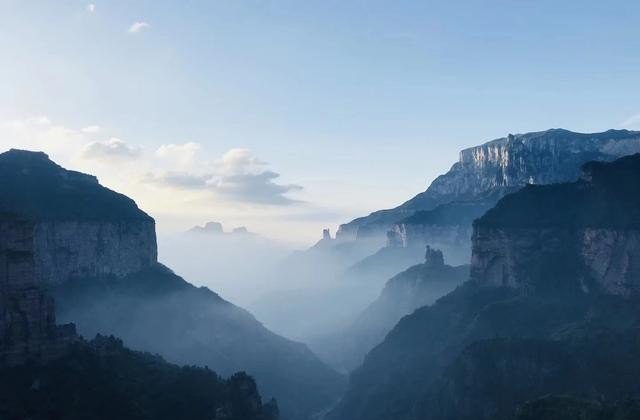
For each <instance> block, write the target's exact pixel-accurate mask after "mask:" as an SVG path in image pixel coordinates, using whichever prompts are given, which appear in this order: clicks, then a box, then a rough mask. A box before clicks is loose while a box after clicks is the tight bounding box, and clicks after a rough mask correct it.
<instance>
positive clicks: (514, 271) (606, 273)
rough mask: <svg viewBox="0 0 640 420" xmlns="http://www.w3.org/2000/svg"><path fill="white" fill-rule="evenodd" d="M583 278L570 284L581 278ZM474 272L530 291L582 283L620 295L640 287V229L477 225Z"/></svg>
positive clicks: (587, 287) (489, 280)
mask: <svg viewBox="0 0 640 420" xmlns="http://www.w3.org/2000/svg"><path fill="white" fill-rule="evenodd" d="M575 274H578V276H577V281H578V283H573V284H567V283H566V282H567V279H569V278H576V276H575ZM471 277H472V278H473V279H475V280H478V281H481V282H485V283H487V284H491V285H495V286H508V287H514V288H523V289H526V290H529V289H535V288H539V287H544V288H553V289H557V288H563V287H567V286H578V287H580V288H581V289H582V290H583V291H585V292H589V291H595V290H603V291H605V292H607V293H611V294H616V295H628V294H631V293H638V292H640V230H635V229H628V230H624V229H601V228H585V229H566V228H565V229H561V228H545V229H518V228H487V227H482V226H480V227H477V228H476V230H475V232H474V234H473V256H472V259H471Z"/></svg>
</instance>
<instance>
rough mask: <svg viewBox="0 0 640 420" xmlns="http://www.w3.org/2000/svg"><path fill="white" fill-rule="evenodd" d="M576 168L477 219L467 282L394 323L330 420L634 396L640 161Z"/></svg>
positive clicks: (413, 417) (638, 393)
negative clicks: (575, 174) (556, 398)
mask: <svg viewBox="0 0 640 420" xmlns="http://www.w3.org/2000/svg"><path fill="white" fill-rule="evenodd" d="M583 169H584V175H583V176H582V177H581V178H580V180H578V181H576V182H573V183H566V184H552V185H529V186H526V187H525V188H523V189H521V190H519V191H518V192H516V193H513V194H510V195H507V196H506V197H504V198H503V199H502V200H500V201H499V203H498V204H497V205H496V206H495V207H494V208H493V209H491V210H489V211H488V212H487V213H486V214H485V215H484V216H482V217H481V218H480V219H478V220H477V221H476V222H475V223H474V235H473V259H472V267H471V280H470V281H467V282H465V283H464V284H463V285H461V286H460V287H458V288H456V289H455V290H454V291H453V292H451V293H449V294H447V295H446V296H444V297H442V298H441V299H439V300H438V301H436V302H435V303H434V304H433V305H430V306H424V307H422V308H419V309H417V310H416V311H414V312H413V313H411V314H410V315H407V316H405V317H404V318H402V319H401V320H400V321H399V322H398V323H397V324H396V326H395V327H394V328H393V329H392V330H391V331H390V332H389V334H387V336H386V337H385V339H384V340H383V341H382V342H381V343H380V344H379V345H378V346H376V347H375V348H374V349H373V350H372V351H370V352H369V353H368V354H367V356H366V357H365V359H364V363H363V364H362V365H361V367H360V368H358V369H357V370H355V371H353V373H352V374H351V377H350V385H349V389H348V390H347V392H346V394H345V397H344V398H343V399H342V401H341V402H340V403H339V404H338V405H337V406H336V408H335V409H334V410H333V412H332V413H331V414H330V415H329V419H331V420H336V419H339V420H365V419H366V420H383V419H389V418H393V419H396V420H418V419H420V420H454V419H455V420H461V419H463V420H466V419H468V420H471V419H473V420H489V419H496V418H515V417H516V412H517V408H518V406H521V405H522V404H524V403H526V402H527V401H530V400H533V399H536V398H541V397H543V396H544V395H547V394H550V393H551V394H556V395H567V396H571V397H576V396H581V397H583V398H587V399H597V398H603V399H604V400H605V401H607V400H608V401H615V400H616V399H617V398H619V397H620V396H628V397H631V398H638V397H640V387H639V386H638V383H637V381H635V380H633V379H631V378H634V375H635V374H633V373H631V374H630V373H629V372H635V371H636V370H638V371H640V365H638V364H637V352H638V338H639V335H638V334H639V331H638V329H637V326H638V325H640V324H639V323H640V315H638V311H637V308H638V306H639V305H640V293H638V292H639V291H640V289H639V287H638V280H639V279H640V272H639V271H638V261H640V252H638V251H639V248H638V245H637V244H638V239H637V238H638V235H639V231H640V155H638V154H636V155H631V156H626V157H623V158H620V159H618V160H616V161H613V162H591V163H588V164H586V165H585V166H584V168H583ZM530 418H531V417H530ZM534 418H538V417H534ZM540 418H544V417H540Z"/></svg>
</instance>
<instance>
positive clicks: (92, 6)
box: [87, 3, 96, 13]
mask: <svg viewBox="0 0 640 420" xmlns="http://www.w3.org/2000/svg"><path fill="white" fill-rule="evenodd" d="M95 11H96V5H95V4H93V3H90V4H88V5H87V12H89V13H94V12H95Z"/></svg>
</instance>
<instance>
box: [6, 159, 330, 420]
mask: <svg viewBox="0 0 640 420" xmlns="http://www.w3.org/2000/svg"><path fill="white" fill-rule="evenodd" d="M0 177H1V178H2V180H3V182H2V183H0V223H5V224H6V226H9V228H10V229H14V230H16V229H18V228H19V232H18V233H19V234H20V235H21V236H16V238H17V239H15V240H13V239H12V241H13V242H15V243H16V244H17V245H16V246H19V247H18V248H15V249H13V248H10V249H7V250H6V252H4V254H3V257H2V258H4V259H5V260H7V261H10V262H11V264H9V265H6V266H3V268H2V269H6V270H7V271H6V272H5V275H4V278H6V281H5V283H6V284H8V285H9V286H10V287H9V288H6V287H5V289H3V290H0V291H1V292H2V295H1V296H0V299H2V300H3V301H2V302H0V303H2V306H1V308H3V309H2V310H3V312H2V315H1V318H0V336H2V335H1V333H6V334H7V335H10V336H12V339H11V341H10V343H11V345H10V346H9V347H6V350H5V348H4V347H3V348H1V349H0V353H2V354H6V355H7V357H10V358H14V357H15V356H14V354H23V353H25V352H26V353H28V354H38V355H39V354H43V355H44V356H47V357H48V354H49V353H50V351H49V348H50V347H49V345H48V343H49V341H47V340H46V339H48V337H53V338H55V336H56V334H57V333H56V331H57V329H56V328H55V322H54V310H53V307H52V304H51V300H50V299H49V298H48V297H46V295H44V294H42V293H41V291H40V290H39V289H37V288H36V289H34V288H33V287H32V286H31V285H30V284H31V283H28V281H31V282H33V283H34V284H38V285H40V284H42V285H46V287H47V289H48V291H50V292H51V293H52V295H53V296H54V298H55V300H56V310H55V314H56V315H57V317H58V319H60V320H62V321H64V322H73V323H74V324H76V325H77V328H78V331H79V332H80V333H81V334H82V335H84V336H86V337H91V336H95V335H96V334H98V333H100V334H108V335H115V336H118V337H120V338H122V339H123V340H125V342H126V343H127V345H128V346H131V347H133V348H135V349H137V350H144V351H152V352H154V353H157V354H161V355H163V356H165V357H166V358H167V359H168V360H170V361H172V362H176V363H181V364H188V365H200V366H210V367H212V368H214V369H215V370H216V371H217V372H219V373H221V374H224V375H231V374H233V373H235V372H237V371H247V372H249V373H250V374H252V375H255V377H256V381H257V382H258V384H259V385H260V388H261V389H262V390H263V392H264V394H266V395H268V396H269V397H276V398H278V400H279V401H281V404H282V405H281V407H282V411H283V414H284V417H287V418H291V419H299V418H307V417H309V416H310V415H311V414H312V413H314V412H315V411H319V410H321V409H322V408H324V407H325V406H326V405H328V404H330V403H331V402H332V401H334V400H335V398H336V397H337V396H338V395H339V393H340V392H341V387H342V384H343V378H342V376H341V375H339V374H338V373H337V372H335V371H333V370H331V369H330V368H329V367H328V366H326V365H325V364H323V363H322V362H321V361H320V360H319V359H318V358H317V357H316V356H315V355H314V354H313V353H311V352H310V351H309V349H308V348H307V347H306V346H304V345H303V344H301V343H296V342H293V341H290V340H287V339H285V338H283V337H281V336H278V335H277V334H274V333H273V332H271V331H269V330H268V329H267V328H265V327H264V326H263V325H262V324H261V323H260V322H258V321H257V320H256V319H255V318H254V317H253V316H252V315H251V314H249V313H248V312H247V311H245V310H243V309H241V308H239V307H237V306H235V305H233V304H231V303H230V302H227V301H225V300H224V299H222V298H221V297H220V296H218V295H217V294H215V293H214V292H212V291H210V290H209V289H207V288H197V287H195V286H193V285H191V284H189V283H187V282H186V281H185V280H184V279H182V278H180V277H179V276H177V275H175V274H174V273H173V272H172V271H171V270H169V269H168V268H166V267H164V266H162V265H161V264H159V263H158V262H157V247H156V235H155V228H154V226H155V222H154V220H153V219H152V218H151V217H150V216H149V215H147V214H146V213H144V212H143V211H141V210H140V209H139V208H138V207H137V205H136V204H135V202H134V201H133V200H131V199H130V198H128V197H126V196H124V195H122V194H118V193H116V192H114V191H111V190H109V189H107V188H105V187H103V186H101V185H100V184H99V183H98V182H97V180H96V178H95V177H92V176H89V175H85V174H81V173H78V172H74V171H69V170H66V169H64V168H61V167H60V166H58V165H57V164H55V163H54V162H52V161H51V160H49V158H48V157H47V155H45V154H44V153H34V152H27V151H20V150H11V151H9V152H6V153H2V154H0ZM3 226H5V225H3ZM9 228H6V229H9ZM234 234H235V235H238V236H243V235H247V232H246V229H243V228H238V229H236V230H235V231H234ZM16 235H17V233H16ZM5 236H6V235H5ZM8 238H13V237H12V236H11V235H9V236H8ZM20 247H22V248H20ZM0 274H2V272H0ZM16 278H19V279H20V281H23V280H24V281H27V284H24V285H23V284H19V285H18V286H19V287H14V286H13V284H12V283H11V282H13V281H14V279H16ZM10 281H11V282H10ZM3 285H4V283H3ZM2 287H4V286H2ZM5 290H6V292H5ZM16 294H20V296H21V298H20V300H19V304H15V302H16V298H15V296H16ZM12 305H13V306H12ZM54 341H55V340H54ZM45 342H46V343H47V344H46V346H45V345H44V344H42V343H45ZM0 409H1V407H0ZM222 414H224V412H222ZM0 417H2V416H0ZM207 418H213V415H211V416H209V417H207ZM223 418H224V417H223ZM244 418H250V417H244Z"/></svg>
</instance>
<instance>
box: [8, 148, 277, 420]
mask: <svg viewBox="0 0 640 420" xmlns="http://www.w3.org/2000/svg"><path fill="white" fill-rule="evenodd" d="M5 158H6V156H5ZM13 185H16V184H13ZM5 208H6V207H5ZM12 210H14V211H13V212H12V213H11V214H10V215H9V214H7V213H4V214H3V215H2V216H1V217H0V418H2V419H18V418H20V419H22V418H30V419H43V420H44V419H56V418H65V419H81V418H94V419H112V418H119V419H163V418H164V419H173V418H176V417H183V418H184V416H185V415H186V417H187V418H190V419H211V418H222V417H218V415H223V416H225V417H224V418H228V419H236V420H240V419H242V420H249V419H251V420H275V419H276V418H277V406H275V403H273V402H272V403H269V404H267V405H263V404H262V402H261V399H260V396H259V395H258V392H257V389H256V385H255V383H254V381H253V379H251V378H250V377H248V376H247V375H245V374H235V375H234V376H232V377H231V378H230V379H228V380H223V379H220V378H219V377H218V376H217V375H216V374H215V373H214V372H212V371H209V370H208V369H201V368H194V367H191V368H188V367H185V368H179V367H178V366H175V365H171V364H168V363H166V362H165V361H164V360H162V359H161V358H160V357H158V356H152V355H148V354H142V353H137V352H133V351H131V350H128V349H126V348H125V347H124V346H123V345H122V342H121V341H119V340H117V339H114V338H105V337H97V338H95V339H94V340H92V341H91V342H85V341H84V340H83V339H82V338H81V337H79V336H78V335H77V334H76V331H75V326H74V325H73V324H66V325H57V324H56V314H55V306H54V301H53V299H52V298H51V296H50V295H49V294H48V293H47V291H46V290H45V289H44V287H43V283H42V281H41V277H40V276H41V273H39V272H38V271H37V270H38V269H39V268H40V267H41V265H40V264H41V261H39V260H38V259H37V258H35V255H36V252H37V250H39V249H40V248H38V247H37V243H36V239H37V236H36V234H35V233H36V232H37V229H36V224H35V222H34V220H32V216H33V215H34V214H35V212H34V213H30V214H28V215H27V217H25V218H21V216H20V214H19V213H17V212H16V211H15V210H17V207H15V206H14V207H13V209H12ZM46 273H48V272H46Z"/></svg>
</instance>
